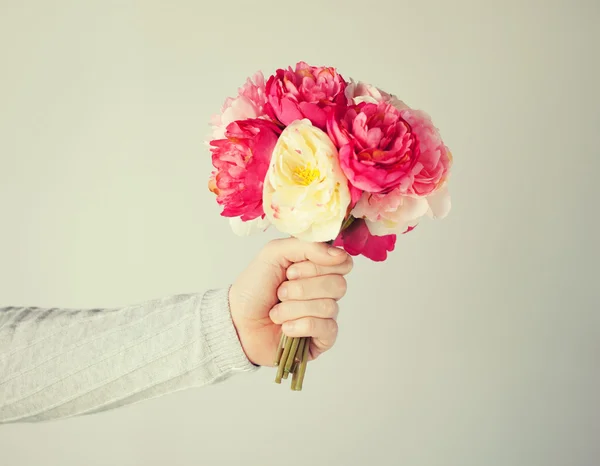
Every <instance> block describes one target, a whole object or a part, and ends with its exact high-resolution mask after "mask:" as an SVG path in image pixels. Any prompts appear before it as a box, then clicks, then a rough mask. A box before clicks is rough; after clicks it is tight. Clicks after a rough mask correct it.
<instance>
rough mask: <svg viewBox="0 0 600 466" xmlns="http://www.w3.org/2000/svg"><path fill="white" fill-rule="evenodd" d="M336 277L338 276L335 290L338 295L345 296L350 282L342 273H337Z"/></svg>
mask: <svg viewBox="0 0 600 466" xmlns="http://www.w3.org/2000/svg"><path fill="white" fill-rule="evenodd" d="M336 277H337V278H336V283H335V291H336V293H337V295H338V296H344V295H345V294H346V291H348V283H347V282H346V279H345V278H344V277H342V276H341V275H337V276H336Z"/></svg>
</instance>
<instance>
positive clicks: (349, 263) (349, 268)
mask: <svg viewBox="0 0 600 466" xmlns="http://www.w3.org/2000/svg"><path fill="white" fill-rule="evenodd" d="M352 269H354V259H353V258H352V256H351V255H350V254H348V273H350V272H352Z"/></svg>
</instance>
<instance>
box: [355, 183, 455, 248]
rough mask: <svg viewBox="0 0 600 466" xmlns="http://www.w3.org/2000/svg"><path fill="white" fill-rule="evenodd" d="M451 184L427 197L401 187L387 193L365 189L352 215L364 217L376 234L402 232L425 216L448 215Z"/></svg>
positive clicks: (437, 216)
mask: <svg viewBox="0 0 600 466" xmlns="http://www.w3.org/2000/svg"><path fill="white" fill-rule="evenodd" d="M450 207H451V201H450V194H449V193H448V188H447V185H446V184H444V185H443V186H441V187H440V188H439V189H437V190H436V191H434V192H433V193H432V194H430V195H429V196H426V197H418V196H413V195H408V196H407V195H405V194H403V193H402V191H401V190H400V189H395V190H394V191H392V192H390V193H387V194H369V193H364V194H363V196H362V197H361V198H360V200H359V201H358V203H357V204H356V206H355V207H354V210H353V211H352V215H353V216H354V217H356V218H364V219H365V221H366V224H367V226H368V228H369V231H370V232H371V233H372V234H373V235H377V236H385V235H389V234H400V233H404V232H406V231H409V230H410V229H412V228H414V227H415V226H416V225H417V224H418V223H419V222H420V221H421V219H422V218H423V217H425V216H428V217H431V218H434V219H441V218H444V217H445V216H446V215H448V213H449V212H450Z"/></svg>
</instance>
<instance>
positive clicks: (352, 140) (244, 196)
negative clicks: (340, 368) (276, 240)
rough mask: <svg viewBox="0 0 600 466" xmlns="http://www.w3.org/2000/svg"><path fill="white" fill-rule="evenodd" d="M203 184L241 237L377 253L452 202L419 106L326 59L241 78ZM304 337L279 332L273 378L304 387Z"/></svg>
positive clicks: (217, 121) (445, 164) (440, 152)
mask: <svg viewBox="0 0 600 466" xmlns="http://www.w3.org/2000/svg"><path fill="white" fill-rule="evenodd" d="M212 126H213V134H212V140H211V141H210V142H209V146H210V150H211V153H212V162H213V166H214V168H215V170H214V171H213V172H212V174H211V176H210V180H209V188H210V190H211V191H212V192H213V193H214V194H215V195H216V199H217V202H218V204H219V205H220V206H221V207H222V208H223V210H222V213H221V215H222V216H224V217H228V218H229V221H230V224H231V227H232V229H233V230H234V232H235V233H237V234H238V235H241V236H243V235H249V234H252V233H254V232H259V231H265V230H266V229H268V228H269V227H271V226H272V227H274V228H276V229H277V230H279V231H280V232H282V233H285V234H287V235H291V236H294V237H296V238H299V239H301V240H305V241H319V242H329V243H331V244H333V245H335V246H338V247H342V248H344V249H345V250H346V251H347V252H348V253H349V254H351V255H353V256H356V255H363V256H365V257H367V258H369V259H371V260H373V261H383V260H385V259H386V258H387V254H388V252H390V251H393V250H394V247H395V244H396V236H397V235H399V234H404V233H408V232H410V231H411V230H413V229H414V228H415V227H416V226H417V224H418V223H419V222H420V221H421V219H422V218H424V217H426V216H428V217H430V218H443V217H444V216H446V215H447V214H448V212H449V210H450V195H449V193H448V187H447V184H448V177H449V173H450V168H451V165H452V155H451V153H450V151H449V150H448V148H447V147H446V146H445V145H444V143H443V141H442V139H441V137H440V134H439V132H438V130H437V128H436V127H435V126H434V125H433V123H432V121H431V119H430V117H429V116H428V115H427V114H426V113H425V112H423V111H420V110H415V109H412V108H410V107H408V106H407V105H406V104H405V103H404V102H402V101H401V100H399V99H398V98H397V97H395V96H394V95H392V94H388V93H387V92H384V91H383V90H381V89H378V88H377V87H374V86H372V85H369V84H366V83H363V82H360V81H354V80H352V79H350V80H345V79H344V78H343V77H342V76H341V75H340V74H339V73H338V71H337V70H336V69H335V68H332V67H321V66H310V65H308V64H307V63H304V62H299V63H297V64H296V66H295V67H289V68H287V69H278V70H277V71H276V72H275V74H273V75H272V76H270V77H269V78H268V79H265V77H264V75H263V74H262V73H261V72H258V73H256V74H255V75H254V76H252V77H251V78H248V79H247V81H246V83H245V84H244V85H243V86H242V87H241V88H240V89H239V90H238V94H237V96H236V97H231V98H228V99H226V101H225V103H224V105H223V108H222V110H221V113H220V114H218V115H217V116H215V117H214V118H213V121H212ZM308 348H309V341H308V338H286V337H285V336H283V335H282V338H281V342H280V348H279V350H278V352H277V355H276V356H275V357H276V365H277V366H278V370H277V376H276V379H275V381H276V382H277V383H281V380H282V379H283V378H287V377H288V376H289V374H292V389H294V390H301V389H302V382H303V379H304V374H305V371H306V363H307V357H308Z"/></svg>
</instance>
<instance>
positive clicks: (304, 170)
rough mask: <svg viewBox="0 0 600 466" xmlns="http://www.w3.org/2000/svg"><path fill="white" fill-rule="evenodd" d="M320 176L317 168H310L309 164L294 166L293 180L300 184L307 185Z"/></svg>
mask: <svg viewBox="0 0 600 466" xmlns="http://www.w3.org/2000/svg"><path fill="white" fill-rule="evenodd" d="M320 176H321V172H319V169H318V168H312V167H311V166H310V164H309V165H307V166H305V167H296V168H294V181H296V182H297V183H298V184H300V185H302V186H308V185H309V184H311V183H312V182H313V181H315V180H316V179H317V178H319V177H320Z"/></svg>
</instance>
